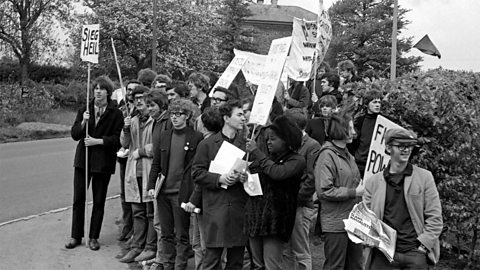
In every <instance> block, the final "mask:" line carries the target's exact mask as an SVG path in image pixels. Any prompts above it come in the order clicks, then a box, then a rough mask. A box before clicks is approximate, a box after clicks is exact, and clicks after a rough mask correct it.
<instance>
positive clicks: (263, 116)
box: [249, 37, 292, 125]
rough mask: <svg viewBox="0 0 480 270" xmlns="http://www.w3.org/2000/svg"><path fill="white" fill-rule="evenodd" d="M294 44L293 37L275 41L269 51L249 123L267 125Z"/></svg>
mask: <svg viewBox="0 0 480 270" xmlns="http://www.w3.org/2000/svg"><path fill="white" fill-rule="evenodd" d="M291 43H292V37H285V38H279V39H274V40H273V41H272V44H271V45H270V50H269V51H268V55H267V60H266V63H265V71H266V72H265V73H264V75H263V76H264V77H263V78H262V81H261V83H260V85H259V86H258V89H257V93H256V94H255V100H254V101H253V106H252V112H251V114H250V121H249V123H252V124H257V125H265V124H266V123H267V119H268V116H269V114H270V108H271V107H272V102H273V97H274V96H275V92H276V91H277V86H278V82H279V80H280V76H281V75H282V71H283V67H284V65H285V60H286V58H287V55H288V51H289V49H290V44H291Z"/></svg>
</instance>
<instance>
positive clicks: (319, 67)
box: [317, 61, 332, 73]
mask: <svg viewBox="0 0 480 270" xmlns="http://www.w3.org/2000/svg"><path fill="white" fill-rule="evenodd" d="M322 68H323V69H324V70H325V73H329V72H331V71H332V68H331V67H330V65H329V64H328V63H327V62H325V61H323V62H322V63H320V65H319V66H318V68H317V72H318V71H319V70H320V69H322Z"/></svg>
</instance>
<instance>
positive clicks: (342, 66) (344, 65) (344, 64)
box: [338, 60, 357, 74]
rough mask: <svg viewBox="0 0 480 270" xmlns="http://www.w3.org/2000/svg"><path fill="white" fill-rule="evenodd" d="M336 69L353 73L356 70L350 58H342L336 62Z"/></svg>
mask: <svg viewBox="0 0 480 270" xmlns="http://www.w3.org/2000/svg"><path fill="white" fill-rule="evenodd" d="M338 70H339V71H342V70H346V71H348V72H350V73H352V74H355V73H356V72H357V68H356V67H355V64H353V62H352V61H350V60H344V61H341V62H339V63H338Z"/></svg>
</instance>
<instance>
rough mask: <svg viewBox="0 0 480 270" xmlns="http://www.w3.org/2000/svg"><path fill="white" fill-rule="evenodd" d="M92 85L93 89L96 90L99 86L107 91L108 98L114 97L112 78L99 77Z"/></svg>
mask: <svg viewBox="0 0 480 270" xmlns="http://www.w3.org/2000/svg"><path fill="white" fill-rule="evenodd" d="M92 85H93V88H92V89H95V88H96V87H97V85H98V86H100V89H105V90H107V96H108V97H110V96H112V92H113V82H112V80H110V78H109V77H108V76H107V75H102V76H99V77H97V78H96V79H95V80H94V81H93V84H92Z"/></svg>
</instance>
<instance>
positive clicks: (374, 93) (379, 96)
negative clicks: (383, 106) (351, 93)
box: [363, 89, 383, 106]
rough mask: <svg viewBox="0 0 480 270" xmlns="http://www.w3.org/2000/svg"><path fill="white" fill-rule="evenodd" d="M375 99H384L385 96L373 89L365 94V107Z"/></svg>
mask: <svg viewBox="0 0 480 270" xmlns="http://www.w3.org/2000/svg"><path fill="white" fill-rule="evenodd" d="M375 99H380V100H382V99H383V94H382V92H380V91H378V90H376V89H371V90H369V91H368V92H366V93H365V95H364V96H363V105H364V106H368V103H370V102H372V100H375Z"/></svg>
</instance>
